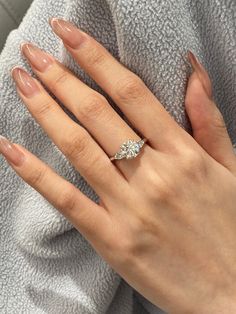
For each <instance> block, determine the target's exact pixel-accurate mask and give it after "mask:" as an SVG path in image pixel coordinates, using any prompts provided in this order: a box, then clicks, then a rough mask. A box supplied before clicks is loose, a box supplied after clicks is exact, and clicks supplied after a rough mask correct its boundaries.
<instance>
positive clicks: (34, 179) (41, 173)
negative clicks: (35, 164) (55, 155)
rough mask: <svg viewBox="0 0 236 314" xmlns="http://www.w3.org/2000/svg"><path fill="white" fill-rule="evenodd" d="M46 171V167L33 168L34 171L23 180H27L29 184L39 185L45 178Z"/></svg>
mask: <svg viewBox="0 0 236 314" xmlns="http://www.w3.org/2000/svg"><path fill="white" fill-rule="evenodd" d="M46 172H47V168H46V167H40V168H37V169H34V171H32V172H31V173H29V174H28V176H27V177H26V178H25V181H26V182H28V183H29V184H30V185H31V186H39V185H40V184H41V183H42V181H43V179H44V178H45V175H46Z"/></svg>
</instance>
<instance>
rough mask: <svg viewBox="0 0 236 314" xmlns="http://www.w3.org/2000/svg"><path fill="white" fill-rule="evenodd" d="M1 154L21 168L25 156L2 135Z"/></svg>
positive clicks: (0, 140)
mask: <svg viewBox="0 0 236 314" xmlns="http://www.w3.org/2000/svg"><path fill="white" fill-rule="evenodd" d="M0 153H1V154H2V155H3V156H4V157H5V158H6V159H7V160H8V161H10V162H11V163H12V164H13V165H15V166H18V167H19V166H21V165H22V163H23V161H24V158H25V155H24V154H23V153H22V152H21V151H20V150H19V149H18V148H17V147H16V146H15V145H14V144H13V143H11V142H10V141H9V140H8V139H6V138H5V137H4V136H1V135H0Z"/></svg>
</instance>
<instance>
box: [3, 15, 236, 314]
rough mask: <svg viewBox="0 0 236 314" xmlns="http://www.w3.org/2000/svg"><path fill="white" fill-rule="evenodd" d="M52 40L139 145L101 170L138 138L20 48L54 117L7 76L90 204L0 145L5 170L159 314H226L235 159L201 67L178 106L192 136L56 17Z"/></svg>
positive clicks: (234, 298) (43, 57)
mask: <svg viewBox="0 0 236 314" xmlns="http://www.w3.org/2000/svg"><path fill="white" fill-rule="evenodd" d="M51 25H52V27H53V29H54V31H55V32H56V33H57V34H58V35H59V36H60V37H61V38H62V40H63V42H64V45H65V47H66V48H67V49H68V51H69V52H70V53H71V54H72V56H73V57H74V58H75V59H76V61H77V62H78V64H79V65H80V66H81V67H82V68H83V69H84V70H85V71H86V72H87V73H88V74H89V75H90V76H91V77H92V78H93V79H94V80H95V81H96V82H97V83H98V84H99V85H100V86H101V87H102V88H103V90H104V91H105V92H106V93H107V94H108V95H110V97H111V98H112V99H113V100H114V101H115V103H116V104H117V105H118V106H119V107H120V109H121V110H122V111H123V112H124V114H125V115H126V117H127V118H128V119H129V120H130V122H131V123H132V124H133V126H134V127H135V129H136V130H137V132H140V133H141V134H142V136H143V137H146V138H147V139H148V143H146V144H145V145H144V147H143V149H142V151H141V153H140V155H139V156H138V157H136V158H135V159H131V160H126V159H122V160H118V161H114V162H111V161H110V159H109V157H108V156H112V155H114V154H115V153H116V152H117V151H118V150H119V146H120V145H121V144H122V143H123V142H124V141H126V140H127V139H135V140H138V139H140V136H139V135H138V134H137V132H135V131H134V130H133V129H132V128H131V127H130V126H129V125H128V124H127V123H126V122H125V121H124V120H122V119H121V117H120V116H119V115H118V114H117V113H116V112H115V111H114V110H113V108H112V107H111V106H110V105H109V103H108V101H107V100H106V98H105V97H104V96H102V95H101V94H99V93H98V92H96V91H94V90H92V89H91V88H90V87H88V86H87V85H85V84H84V83H83V82H81V81H80V80H79V79H78V78H76V77H75V76H74V75H73V74H72V73H71V72H69V71H68V69H66V68H65V67H64V66H63V65H62V64H60V63H59V62H58V61H56V60H55V59H54V58H53V57H52V56H50V55H48V54H46V53H45V52H42V51H41V50H39V49H38V48H36V47H34V46H32V45H31V44H24V45H23V46H22V51H23V53H24V55H25V57H26V58H27V59H28V61H29V62H30V64H31V66H32V69H33V71H34V72H35V73H36V75H37V76H38V77H39V79H40V80H41V81H42V82H43V83H44V84H45V85H46V86H47V87H48V88H49V89H50V90H51V91H52V92H53V94H54V95H55V96H56V97H57V98H58V99H59V100H60V101H62V102H63V103H64V105H65V106H66V107H67V108H68V109H69V110H70V111H71V112H72V113H73V114H74V115H75V116H76V117H77V118H78V120H79V121H80V122H81V123H82V125H83V127H82V126H81V125H79V124H77V123H76V122H74V121H73V120H72V119H70V118H69V116H68V115H67V114H66V113H65V112H64V111H63V110H62V109H61V107H60V106H59V105H58V104H57V103H56V102H55V100H54V99H53V98H51V97H50V96H49V94H48V93H47V92H46V91H45V89H44V88H43V86H42V85H41V84H40V83H39V82H38V81H37V80H35V79H33V78H32V77H30V76H29V75H28V74H27V73H26V72H25V71H23V70H22V69H20V68H14V69H13V78H14V79H15V81H16V84H17V89H18V92H19V95H20V96H21V98H22V100H23V101H24V103H25V104H26V106H27V108H28V110H29V111H30V112H31V114H32V116H33V117H34V118H35V119H36V120H37V121H38V123H39V124H40V125H41V126H42V127H43V129H44V130H45V131H46V132H47V134H48V135H49V136H50V137H51V139H52V140H53V141H54V143H55V144H56V145H57V146H58V147H59V149H60V150H61V151H62V152H63V153H64V154H65V156H66V157H67V158H68V159H69V160H70V162H71V163H72V164H73V165H74V167H75V168H76V169H77V170H78V171H79V172H80V173H81V175H82V176H83V177H84V178H85V179H86V180H87V181H88V183H90V185H91V186H92V187H93V189H94V190H95V191H96V193H97V194H98V195H99V197H100V199H101V203H100V204H96V203H94V202H92V201H91V200H90V199H89V198H88V197H86V196H85V195H83V194H82V193H81V192H80V191H79V190H78V189H77V188H76V187H75V186H73V185H72V184H71V183H69V182H67V181H66V180H65V179H63V178H62V177H60V176H59V175H58V174H56V173H55V172H54V171H53V170H52V169H51V168H50V167H48V166H47V165H46V164H44V163H43V162H42V161H40V160H39V159H38V158H37V157H36V156H34V155H32V154H31V153H30V152H29V151H27V150H26V149H25V148H23V147H22V146H20V145H18V144H11V143H10V142H7V140H6V139H4V138H2V140H1V151H2V153H3V154H4V155H5V157H6V158H7V160H8V161H9V163H10V164H11V166H12V167H13V168H14V169H15V171H16V172H17V173H18V174H19V175H20V176H21V177H22V178H23V179H24V180H25V181H26V182H27V183H29V184H30V185H31V186H32V187H34V188H35V189H36V190H37V191H39V192H40V193H41V194H42V195H43V196H44V197H45V198H46V199H47V200H48V201H49V202H51V203H52V204H53V205H54V206H55V207H56V208H58V210H60V211H61V213H62V214H63V215H65V216H66V217H67V218H68V219H69V220H70V221H71V222H72V223H73V225H74V226H75V227H76V228H77V229H78V230H79V231H80V232H81V233H82V234H83V235H84V236H85V237H86V238H87V239H88V241H89V242H90V243H91V244H92V245H93V247H94V248H95V250H96V251H97V252H98V253H99V254H100V255H101V256H102V257H103V258H104V259H105V260H106V261H107V262H108V263H109V264H110V265H111V266H112V267H113V268H114V269H115V270H116V271H117V272H118V273H119V274H120V275H121V276H122V277H123V278H124V279H125V280H126V281H127V282H128V283H129V284H130V285H131V286H133V287H134V288H135V289H136V290H138V291H139V292H140V293H141V294H143V295H144V296H145V297H146V298H147V299H149V300H150V301H152V302H153V303H154V304H156V305H158V306H159V307H161V308H162V309H163V310H165V311H167V312H169V313H181V314H183V313H211V314H212V313H235V312H236V177H235V176H236V158H235V155H234V153H233V148H232V144H231V141H230V139H229V136H228V134H227V130H226V127H225V124H224V121H223V118H222V115H221V113H220V111H219V110H218V109H217V107H216V105H215V104H214V102H213V100H212V98H211V84H210V80H209V77H208V75H207V73H206V71H205V70H204V68H203V67H202V66H201V65H200V64H199V63H198V62H197V61H196V59H195V58H194V56H193V55H192V54H191V53H189V58H190V61H191V63H192V65H193V67H194V72H193V74H192V75H191V78H190V80H189V83H188V89H187V96H186V109H187V112H188V115H189V117H190V120H191V122H192V127H193V135H194V138H193V137H192V136H191V135H190V134H188V133H187V132H186V131H185V130H184V129H183V128H181V127H180V126H179V125H178V124H177V123H176V122H175V121H174V119H173V118H172V117H171V116H170V115H169V114H168V113H167V111H166V110H165V109H164V108H163V106H162V105H161V104H160V102H159V101H158V100H157V99H156V97H155V96H154V95H153V94H152V93H151V91H150V90H149V89H148V88H147V87H146V85H145V84H144V82H143V81H142V80H141V79H140V78H139V77H138V76H137V75H135V74H134V73H132V72H130V71H129V70H128V69H126V68H125V67H124V66H123V65H121V64H120V63H119V62H118V61H116V60H115V59H114V58H113V57H112V56H111V55H110V54H109V53H108V51H106V50H105V48H104V47H102V46H101V45H100V44H99V43H98V42H96V41H95V40H94V39H93V38H91V37H90V36H89V35H87V34H85V33H84V32H80V31H79V30H78V29H77V28H75V27H74V26H72V25H71V24H69V23H66V22H64V21H62V20H57V19H52V21H51Z"/></svg>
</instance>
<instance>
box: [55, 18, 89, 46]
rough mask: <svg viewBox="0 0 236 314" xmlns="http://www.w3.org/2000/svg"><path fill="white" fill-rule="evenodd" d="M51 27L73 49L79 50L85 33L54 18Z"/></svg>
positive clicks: (70, 24)
mask: <svg viewBox="0 0 236 314" xmlns="http://www.w3.org/2000/svg"><path fill="white" fill-rule="evenodd" d="M50 25H51V26H52V29H53V30H54V32H55V33H56V34H57V35H58V36H59V37H60V38H61V39H62V40H63V41H64V42H65V44H67V45H68V46H69V47H71V48H72V49H76V48H78V47H79V46H80V45H81V43H82V42H83V41H84V39H85V36H84V35H83V33H82V32H81V31H80V30H79V29H78V28H77V27H76V26H75V25H73V24H72V23H70V22H67V21H65V20H63V19H58V18H52V19H50Z"/></svg>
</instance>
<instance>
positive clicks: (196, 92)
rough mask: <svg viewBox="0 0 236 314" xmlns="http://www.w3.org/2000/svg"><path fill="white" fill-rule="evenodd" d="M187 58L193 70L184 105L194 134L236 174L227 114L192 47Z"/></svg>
mask: <svg viewBox="0 0 236 314" xmlns="http://www.w3.org/2000/svg"><path fill="white" fill-rule="evenodd" d="M188 58H189V61H190V63H191V65H192V67H193V69H194V71H193V73H192V75H191V76H190V78H189V81H188V86H187V93H186V98H185V108H186V111H187V114H188V116H189V119H190V121H191V125H192V129H193V137H194V139H195V140H196V141H197V142H198V144H199V145H200V146H202V148H203V149H204V150H205V151H206V152H207V153H208V154H209V155H210V156H211V157H213V158H214V159H215V160H216V161H218V162H219V163H221V164H222V165H223V166H225V167H226V168H227V169H229V170H230V171H231V172H232V173H233V174H235V175H236V156H235V153H234V150H233V145H232V142H231V140H230V137H229V134H228V131H227V128H226V125H225V122H224V118H223V116H222V114H221V112H220V110H219V109H218V107H217V106H216V104H215V103H214V101H213V99H212V86H211V81H210V78H209V75H208V73H207V71H206V70H205V68H204V67H203V66H202V65H201V64H200V63H199V61H198V60H197V58H196V57H195V56H194V55H193V53H192V52H190V51H189V52H188Z"/></svg>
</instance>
